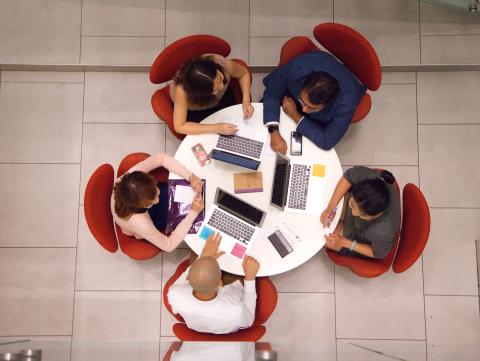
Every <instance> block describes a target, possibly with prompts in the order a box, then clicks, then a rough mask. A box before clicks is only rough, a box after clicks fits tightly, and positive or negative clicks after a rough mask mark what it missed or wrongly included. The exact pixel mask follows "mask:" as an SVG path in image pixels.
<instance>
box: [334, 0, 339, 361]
mask: <svg viewBox="0 0 480 361" xmlns="http://www.w3.org/2000/svg"><path fill="white" fill-rule="evenodd" d="M333 1H335V0H333ZM336 272H337V267H336V265H335V263H333V317H334V327H335V360H336V361H338V338H337V288H336V282H335V278H336V277H335V276H336Z"/></svg>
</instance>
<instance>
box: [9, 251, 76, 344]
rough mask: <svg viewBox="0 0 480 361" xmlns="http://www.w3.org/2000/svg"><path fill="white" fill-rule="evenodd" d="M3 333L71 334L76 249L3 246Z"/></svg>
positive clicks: (15, 334)
mask: <svg viewBox="0 0 480 361" xmlns="http://www.w3.org/2000/svg"><path fill="white" fill-rule="evenodd" d="M0 274H1V275H2V277H1V278H0V289H1V290H2V293H3V294H2V298H1V299H0V319H1V320H2V322H1V323H0V335H3V336H9V335H12V336H21V335H36V336H48V335H55V336H60V335H70V334H71V332H72V317H73V283H74V277H75V249H73V248H44V249H41V248H2V249H0Z"/></svg>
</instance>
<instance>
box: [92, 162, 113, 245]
mask: <svg viewBox="0 0 480 361" xmlns="http://www.w3.org/2000/svg"><path fill="white" fill-rule="evenodd" d="M113 175H114V172H113V167H112V166H111V165H110V164H103V165H101V166H100V167H98V168H97V170H95V172H93V174H92V176H91V177H90V179H89V181H88V184H87V187H86V189H85V198H84V212H85V219H86V220H87V225H88V228H89V229H90V232H92V234H93V236H94V237H95V239H96V240H97V241H98V243H100V245H101V246H102V247H103V248H105V249H106V250H107V251H109V252H116V251H117V250H118V243H117V237H116V235H115V230H114V228H113V216H112V211H111V209H110V199H111V197H112V190H113Z"/></svg>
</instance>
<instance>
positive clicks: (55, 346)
mask: <svg viewBox="0 0 480 361" xmlns="http://www.w3.org/2000/svg"><path fill="white" fill-rule="evenodd" d="M25 339H28V340H30V341H29V342H22V343H16V344H9V345H2V346H0V352H18V351H21V350H26V349H28V350H42V358H43V359H44V360H48V361H65V360H69V359H70V344H71V337H70V336H59V337H32V336H28V337H0V344H1V343H5V342H15V341H19V340H25Z"/></svg>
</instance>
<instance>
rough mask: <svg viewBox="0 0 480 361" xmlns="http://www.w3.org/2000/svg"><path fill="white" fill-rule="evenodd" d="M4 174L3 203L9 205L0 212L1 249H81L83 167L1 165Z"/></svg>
mask: <svg viewBox="0 0 480 361" xmlns="http://www.w3.org/2000/svg"><path fill="white" fill-rule="evenodd" d="M0 173H1V174H2V178H1V180H0V202H1V203H2V204H4V205H7V204H8V205H9V206H4V207H2V208H1V209H0V219H1V220H2V224H3V225H4V226H3V227H2V228H3V229H2V232H1V233H0V246H2V247H75V246H76V245H77V219H78V190H79V187H80V165H79V164H1V165H0ZM12 184H15V186H13V187H12ZM25 225H28V226H25Z"/></svg>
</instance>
